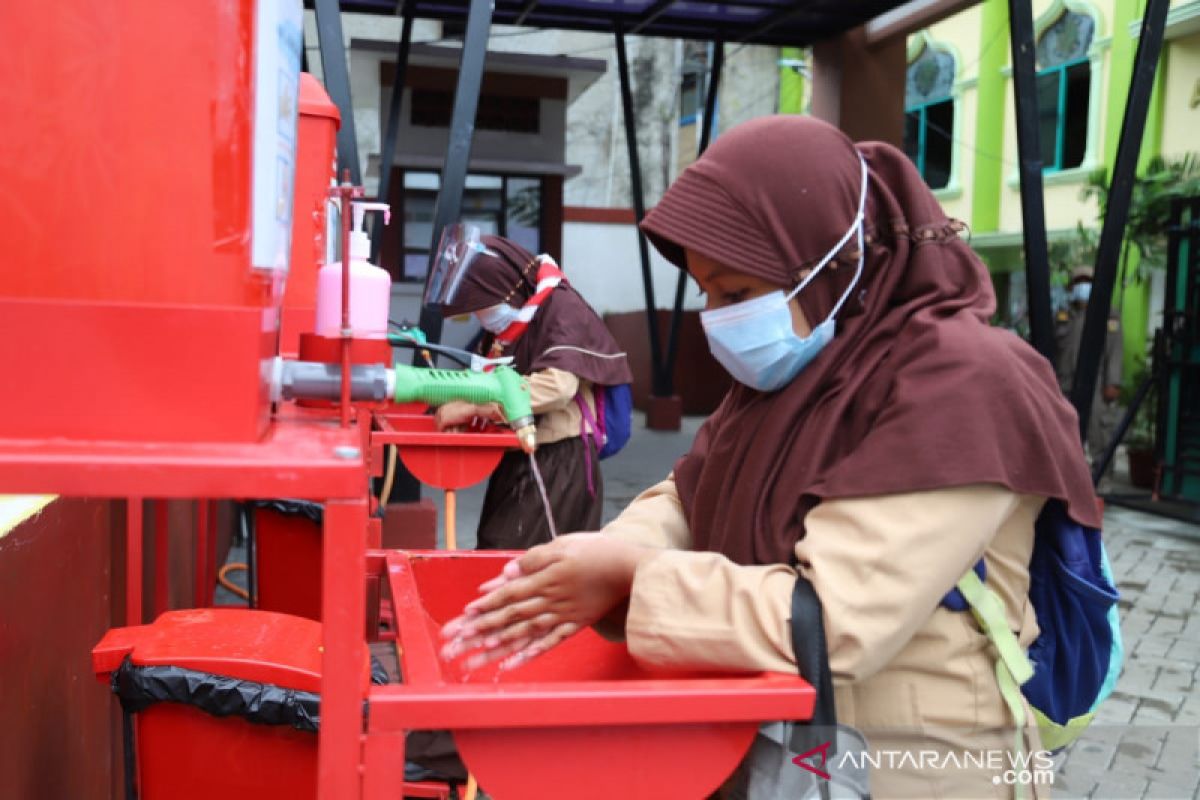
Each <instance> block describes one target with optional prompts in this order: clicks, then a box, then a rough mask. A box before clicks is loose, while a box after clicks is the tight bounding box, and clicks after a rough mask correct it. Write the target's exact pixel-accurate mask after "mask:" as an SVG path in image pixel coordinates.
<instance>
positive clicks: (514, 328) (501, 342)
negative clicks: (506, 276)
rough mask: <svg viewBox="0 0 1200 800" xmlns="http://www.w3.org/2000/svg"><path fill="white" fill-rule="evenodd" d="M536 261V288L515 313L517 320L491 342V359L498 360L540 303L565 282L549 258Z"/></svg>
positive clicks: (542, 256) (524, 326)
mask: <svg viewBox="0 0 1200 800" xmlns="http://www.w3.org/2000/svg"><path fill="white" fill-rule="evenodd" d="M537 261H538V271H537V288H536V289H535V290H534V292H533V296H532V297H530V298H529V299H528V300H526V301H525V305H523V306H521V310H520V311H518V312H517V318H516V319H515V320H514V321H513V322H512V323H510V324H509V326H508V327H507V328H505V329H504V330H502V331H500V333H498V334H496V338H495V339H493V340H492V348H491V352H490V353H489V354H488V355H489V356H490V357H491V358H499V357H500V355H502V354H503V353H504V351H505V349H506V348H508V347H509V346H510V345H512V344H513V343H514V342H516V341H517V339H520V338H521V335H522V334H524V333H525V331H526V330H527V329H528V328H529V323H530V322H532V321H533V317H534V315H535V314H537V311H538V308H540V307H541V305H542V302H543V301H545V299H546V298H547V297H549V296H550V293H551V292H553V291H554V289H555V287H557V286H558V285H559V284H560V283H563V282H565V281H566V280H567V276H565V275H563V272H562V270H561V269H559V268H558V264H556V263H555V262H554V259H553V258H551V257H550V256H548V255H540V256H538V257H537Z"/></svg>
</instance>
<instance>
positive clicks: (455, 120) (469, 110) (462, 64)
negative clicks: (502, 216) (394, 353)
mask: <svg viewBox="0 0 1200 800" xmlns="http://www.w3.org/2000/svg"><path fill="white" fill-rule="evenodd" d="M492 10H493V9H492V0H471V6H470V9H469V11H468V13H467V30H466V33H465V34H464V35H463V48H462V56H461V58H460V59H459V63H458V83H457V85H456V87H455V89H454V109H453V111H452V112H451V115H450V142H449V144H448V145H447V146H446V158H445V161H444V162H443V163H442V176H441V185H440V187H439V188H438V196H437V204H436V205H435V206H434V209H433V238H432V240H431V241H430V243H429V271H428V272H427V273H426V278H425V280H426V283H427V284H428V280H429V273H430V272H432V271H433V264H434V261H435V260H436V259H437V247H438V242H439V241H440V240H441V238H442V230H443V229H444V228H445V227H446V226H447V225H450V224H452V223H454V222H456V221H457V220H458V217H459V215H460V213H461V211H462V196H463V189H464V188H465V186H466V183H467V170H468V167H469V165H470V162H471V145H472V143H473V140H474V138H475V112H476V110H477V109H478V108H479V89H480V87H481V86H482V85H483V70H484V63H485V61H486V59H487V40H488V31H489V30H490V29H491V25H492ZM419 327H420V328H421V330H423V331H425V335H426V336H427V337H428V338H429V341H431V342H434V343H437V342H440V341H441V339H442V315H441V312H440V311H438V310H437V309H436V308H433V307H428V306H427V307H425V308H422V309H421V316H420V322H419ZM418 358H419V355H418V354H413V363H414V364H416V363H418V362H417V359H418Z"/></svg>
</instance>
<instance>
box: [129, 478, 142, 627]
mask: <svg viewBox="0 0 1200 800" xmlns="http://www.w3.org/2000/svg"><path fill="white" fill-rule="evenodd" d="M125 624H126V625H141V624H142V498H140V497H128V498H126V499H125Z"/></svg>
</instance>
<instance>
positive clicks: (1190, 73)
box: [1161, 32, 1200, 156]
mask: <svg viewBox="0 0 1200 800" xmlns="http://www.w3.org/2000/svg"><path fill="white" fill-rule="evenodd" d="M1167 44H1168V47H1167V59H1166V62H1167V70H1166V74H1165V76H1164V78H1165V81H1164V84H1163V89H1164V91H1163V126H1162V150H1161V152H1162V154H1163V155H1164V156H1180V155H1183V154H1184V153H1188V152H1196V151H1200V32H1197V33H1193V34H1191V35H1189V36H1185V37H1182V38H1179V39H1175V40H1173V41H1170V42H1168V43H1167Z"/></svg>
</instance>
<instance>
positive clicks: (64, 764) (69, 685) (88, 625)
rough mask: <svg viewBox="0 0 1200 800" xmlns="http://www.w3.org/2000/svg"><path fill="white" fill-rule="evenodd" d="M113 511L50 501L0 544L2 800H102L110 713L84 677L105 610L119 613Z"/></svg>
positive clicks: (107, 781) (110, 755) (113, 747)
mask: <svg viewBox="0 0 1200 800" xmlns="http://www.w3.org/2000/svg"><path fill="white" fill-rule="evenodd" d="M119 505H123V503H120V502H116V503H114V502H112V501H104V500H79V499H60V500H56V501H55V502H53V503H51V504H50V505H49V506H47V507H46V509H45V510H44V511H43V512H42V513H41V514H40V515H39V516H37V517H35V518H33V519H30V520H28V521H26V522H24V523H22V524H20V525H18V526H17V527H16V528H15V529H14V530H13V531H12V532H10V533H9V534H8V535H7V536H4V537H3V538H0V720H3V721H4V726H3V730H2V731H0V741H2V742H3V745H2V746H0V776H3V789H2V790H0V794H2V795H4V796H5V797H21V798H23V797H30V798H33V797H37V798H43V797H45V798H59V797H61V798H72V800H75V799H76V798H80V799H81V800H88V798H97V800H99V799H100V798H104V799H105V800H107V798H109V797H110V796H111V795H110V792H111V791H112V789H113V775H114V768H115V766H116V765H117V764H119V762H114V759H116V758H119V755H120V754H119V749H120V744H119V743H120V739H119V738H117V737H115V736H114V735H113V734H114V730H118V729H119V728H118V727H117V722H118V714H117V705H116V703H115V702H113V700H112V698H111V695H110V694H109V692H108V690H107V688H106V687H105V686H102V685H98V684H97V683H96V680H95V678H94V677H93V674H92V664H91V649H92V647H93V646H94V645H95V643H96V642H98V641H99V640H100V637H101V636H103V635H104V632H105V630H107V628H108V627H109V625H110V624H112V620H113V613H114V608H113V606H114V605H116V606H118V608H117V609H116V612H117V613H118V614H119V613H121V612H120V608H119V607H120V606H121V604H122V598H121V594H120V590H119V589H118V590H117V591H116V596H115V597H114V586H116V587H119V586H120V585H121V584H120V583H119V579H120V578H121V577H122V575H121V573H122V571H123V567H121V566H117V567H116V569H115V570H114V567H113V564H114V561H113V554H114V545H115V546H116V547H117V550H118V553H119V552H120V550H121V548H120V543H121V540H122V538H123V536H124V527H123V524H122V521H121V519H117V521H116V523H117V524H116V525H114V524H113V513H114V512H113V507H114V506H119ZM122 518H123V517H122ZM114 540H115V541H114ZM116 563H117V564H118V565H119V564H120V563H121V562H120V561H119V560H118V561H117V562H116ZM114 579H116V580H114ZM117 772H119V770H118V771H117Z"/></svg>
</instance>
